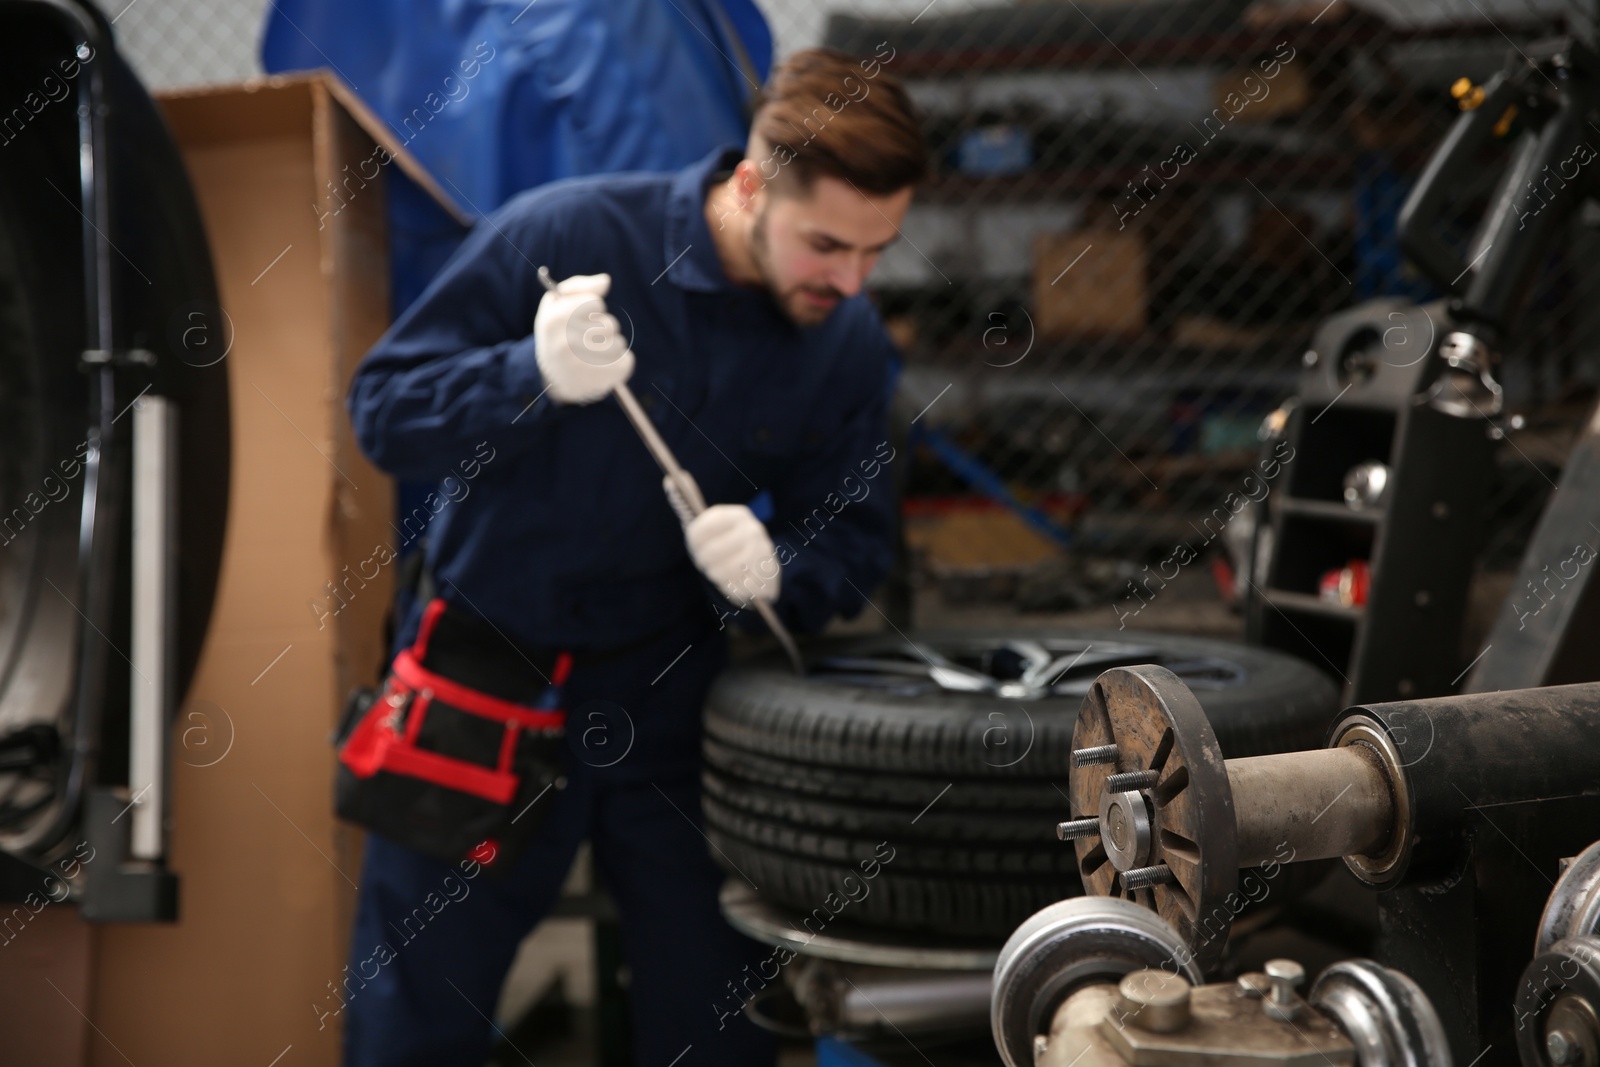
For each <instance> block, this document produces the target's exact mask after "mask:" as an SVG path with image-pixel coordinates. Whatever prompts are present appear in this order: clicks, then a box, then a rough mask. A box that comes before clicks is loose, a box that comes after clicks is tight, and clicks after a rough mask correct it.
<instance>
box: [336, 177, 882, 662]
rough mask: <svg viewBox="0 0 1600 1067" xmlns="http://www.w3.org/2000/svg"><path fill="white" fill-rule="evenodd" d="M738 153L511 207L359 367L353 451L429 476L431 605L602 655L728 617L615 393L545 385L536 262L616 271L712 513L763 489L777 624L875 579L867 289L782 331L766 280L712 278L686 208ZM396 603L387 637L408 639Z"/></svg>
mask: <svg viewBox="0 0 1600 1067" xmlns="http://www.w3.org/2000/svg"><path fill="white" fill-rule="evenodd" d="M741 154H742V153H741V152H740V151H739V149H737V148H732V147H728V148H722V149H718V150H717V151H715V152H713V153H712V154H710V155H708V156H707V157H705V158H704V159H702V160H701V161H700V162H698V163H695V164H693V165H692V166H690V167H688V168H686V169H684V170H681V171H678V172H677V173H674V174H653V173H649V174H647V173H628V174H616V175H608V176H604V177H593V178H574V179H568V180H564V181H560V182H555V183H552V184H550V185H545V186H542V187H540V188H538V189H534V190H531V191H529V192H526V193H523V194H520V195H518V196H516V197H515V198H513V199H512V200H510V201H508V202H507V203H506V204H505V205H504V206H503V207H502V208H500V209H499V210H497V211H496V212H494V213H493V214H491V215H489V216H488V217H486V218H485V219H484V220H483V221H481V222H479V223H478V224H477V226H476V227H475V228H474V229H473V231H472V233H471V234H470V235H469V236H468V238H467V240H466V241H465V243H464V244H463V245H462V247H461V248H460V249H459V250H458V251H457V253H456V254H455V255H454V256H453V257H452V258H451V260H450V261H449V262H448V263H447V264H446V265H445V267H444V268H443V270H442V271H441V272H440V274H439V275H438V277H436V278H435V279H434V280H433V282H432V283H431V284H430V285H429V286H428V288H427V290H426V291H425V292H424V293H423V294H422V296H421V297H419V298H418V300H417V301H416V303H415V304H413V305H412V306H411V307H410V308H409V309H407V310H406V312H405V313H404V314H402V315H401V316H400V318H399V319H398V320H397V321H396V322H395V323H394V325H393V326H392V327H391V328H390V329H389V331H388V332H387V333H385V334H384V336H383V337H382V338H381V339H380V340H379V341H378V343H377V344H376V345H375V346H374V347H373V349H372V350H371V351H370V352H369V353H368V354H367V356H366V358H365V359H364V360H363V361H362V363H361V365H360V366H359V367H358V368H357V370H356V373H355V376H354V380H353V382H352V384H351V388H350V394H349V398H348V403H349V410H350V416H351V419H352V421H353V423H354V427H355V434H356V439H357V441H358V442H359V443H360V445H361V448H362V450H363V451H364V452H365V453H366V454H367V456H368V457H369V458H371V459H372V461H373V462H374V463H375V464H377V465H378V466H379V467H380V468H382V469H383V470H386V471H388V472H389V473H391V474H394V475H396V476H398V477H402V478H409V479H413V480H417V481H425V482H434V483H437V484H438V486H439V488H438V489H437V491H436V492H435V493H434V494H433V495H431V496H430V497H428V498H427V500H426V501H425V502H424V505H423V507H425V508H426V509H427V510H428V511H430V512H432V513H433V521H432V523H431V525H430V527H429V534H428V538H427V542H426V545H427V551H426V560H427V563H428V566H429V570H430V572H431V573H432V575H433V577H434V581H435V586H436V589H437V592H438V595H440V596H442V597H444V599H445V600H447V601H449V602H450V603H451V604H452V605H453V606H455V607H458V608H461V609H463V610H466V611H470V612H472V613H474V614H476V615H479V616H482V617H484V618H487V619H488V620H489V621H490V622H492V623H494V624H495V625H496V626H497V627H499V628H500V629H501V630H502V631H503V632H504V633H505V634H506V635H507V636H508V637H511V638H513V639H516V640H519V641H521V642H524V643H526V644H530V645H553V646H561V647H568V648H577V649H607V648H617V647H620V646H623V645H627V644H631V643H633V642H636V641H639V640H642V639H643V638H645V637H647V636H649V635H652V634H657V633H660V632H662V630H663V629H664V628H668V627H671V626H673V625H687V626H688V627H691V628H695V629H698V628H699V627H700V626H702V625H704V623H705V622H706V621H708V620H709V621H711V622H715V621H716V620H717V618H718V617H719V615H726V614H729V613H730V612H731V609H730V608H729V607H728V606H727V605H726V603H725V602H723V601H721V599H720V598H718V597H714V596H712V595H710V588H711V587H710V584H709V583H708V582H705V581H704V580H703V579H702V578H701V577H700V575H699V573H698V571H697V570H696V569H695V568H694V565H693V564H692V562H691V561H690V559H689V555H688V550H687V548H686V546H685V544H684V537H683V531H682V528H681V527H680V525H679V523H678V520H677V518H676V517H675V515H674V514H673V512H672V509H671V507H670V506H669V504H668V502H667V500H666V496H665V494H664V493H663V491H662V487H661V477H662V476H661V472H660V470H659V469H658V468H657V467H656V464H655V462H654V461H653V460H652V459H651V457H650V455H649V453H648V452H647V451H646V450H645V447H644V444H643V442H641V441H640V440H639V437H638V435H637V434H636V433H635V432H634V430H633V427H632V426H631V425H630V424H629V422H628V421H627V418H626V416H625V415H624V414H623V412H622V409H621V408H620V407H619V405H618V404H617V401H616V399H615V397H611V396H608V397H605V398H604V399H602V400H600V401H598V402H596V403H593V404H587V405H572V404H561V403H558V402H556V401H555V400H553V399H552V398H551V397H550V396H548V395H542V394H543V393H544V388H545V386H544V381H543V379H542V377H541V375H540V373H539V367H538V364H537V362H536V360H535V356H534V339H533V336H532V331H533V318H534V313H535V311H536V309H537V308H538V305H539V300H540V298H541V297H542V296H543V293H544V290H543V288H542V286H541V285H540V282H539V279H538V274H537V272H538V268H539V267H540V266H548V267H549V268H550V272H551V274H552V275H553V276H554V277H555V278H557V279H562V278H567V277H570V276H572V275H574V274H599V273H608V274H610V275H611V289H610V293H609V294H608V295H607V297H606V298H605V301H606V306H607V309H608V310H609V311H611V313H612V314H614V315H615V316H616V317H617V320H618V321H619V322H620V323H621V325H622V329H623V331H624V332H625V333H626V334H627V336H628V337H629V339H630V343H631V346H632V349H633V352H634V355H635V359H636V363H635V369H634V371H633V376H632V378H631V379H630V381H629V384H630V385H631V386H632V388H633V391H634V394H635V395H636V396H637V397H638V398H639V402H640V404H641V405H642V406H643V407H644V409H645V410H646V412H647V413H648V414H649V415H650V418H651V421H652V422H654V423H655V425H656V427H657V428H658V429H659V430H660V432H661V435H662V437H664V438H665V439H666V441H667V444H668V445H669V446H670V447H671V449H672V450H673V452H674V453H675V454H676V455H677V457H678V460H679V462H681V463H682V464H683V465H684V466H685V467H687V468H688V470H689V471H690V473H692V474H693V475H694V477H695V479H696V480H697V481H698V482H699V484H700V488H701V490H702V491H703V492H704V494H705V497H706V501H707V502H708V503H711V504H716V503H748V502H750V501H752V499H754V498H756V497H757V496H758V494H760V495H762V496H767V495H770V500H771V502H772V513H771V516H770V521H768V522H767V528H768V531H769V532H770V533H771V535H772V537H773V540H774V542H775V544H776V545H777V550H778V551H777V554H778V559H779V561H780V563H781V565H782V567H781V569H782V579H781V588H780V596H779V601H778V613H779V615H780V616H781V617H782V618H783V619H784V621H785V622H786V623H788V624H789V625H790V626H791V627H792V628H793V629H795V630H798V631H801V632H807V631H814V630H817V629H819V628H821V627H822V626H823V625H824V624H825V623H826V622H827V621H828V619H829V618H830V617H832V616H833V615H834V614H835V613H841V614H844V615H846V616H851V615H854V614H856V613H857V612H859V611H860V609H861V607H862V604H863V601H864V598H865V596H866V595H867V594H868V593H870V592H871V590H872V589H873V587H874V586H876V585H877V583H878V582H880V581H881V580H882V579H883V577H884V575H885V574H886V573H887V571H888V567H889V564H890V561H891V554H892V545H893V538H892V531H893V527H894V508H893V501H892V489H891V485H892V481H893V479H892V477H891V474H890V470H889V464H890V463H891V462H905V461H906V460H905V458H904V457H898V456H896V455H895V453H894V450H893V448H892V447H891V445H890V443H889V441H888V431H887V416H886V409H887V404H888V399H889V398H888V381H889V377H888V376H889V365H890V362H891V360H892V359H893V358H894V348H893V345H892V342H891V341H890V340H889V338H888V336H887V334H886V333H885V331H884V329H883V325H882V322H881V321H880V320H879V318H878V315H877V312H876V310H875V309H874V308H873V307H872V305H871V303H870V302H869V301H868V300H867V299H866V297H865V296H864V295H857V296H856V297H853V298H851V299H849V300H845V301H842V302H840V303H839V304H838V305H837V306H836V307H835V309H834V311H833V313H832V314H831V315H830V316H829V317H828V319H827V320H826V321H825V322H823V323H822V324H821V325H819V326H815V327H811V328H800V327H797V326H795V325H794V324H793V323H791V322H790V321H789V320H788V318H786V317H785V316H784V314H783V313H782V311H781V309H780V308H779V306H778V305H777V303H776V302H775V301H774V300H773V299H772V297H771V296H770V295H769V294H768V293H767V292H766V291H765V290H761V289H755V288H750V287H744V286H740V285H735V284H733V283H732V282H730V281H729V280H728V278H727V276H726V275H725V274H724V273H723V270H722V266H721V262H720V260H719V259H718V257H717V253H716V248H715V246H714V244H713V243H712V239H711V232H710V230H709V228H708V226H707V223H706V218H705V212H704V203H705V196H706V191H707V189H708V187H709V186H710V184H711V182H712V180H713V176H714V175H717V174H719V173H722V172H726V171H728V170H731V168H732V167H733V165H734V164H735V163H737V162H738V160H739V159H740V158H741ZM762 491H765V493H763V492H762ZM425 517H426V516H424V515H421V514H417V515H411V516H406V515H402V516H399V517H398V520H397V522H396V523H395V525H394V531H393V532H394V541H393V542H392V543H391V544H390V545H389V546H388V547H389V548H390V549H391V550H393V551H395V552H398V551H401V550H403V548H404V547H405V545H406V543H408V542H410V541H412V540H413V539H414V538H415V537H416V536H417V533H418V532H419V531H420V528H421V525H422V520H423V519H424V518H425ZM693 612H699V613H701V618H699V619H693V618H691V617H690V616H691V613H693ZM410 614H411V617H410V618H408V619H406V620H402V621H401V626H400V630H399V633H397V634H396V639H397V640H396V644H397V645H402V644H405V643H407V642H408V641H409V640H410V639H411V634H412V633H413V632H414V629H415V624H416V616H417V614H418V612H417V610H416V609H413V611H412V612H411V613H410Z"/></svg>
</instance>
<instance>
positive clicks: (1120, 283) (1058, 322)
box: [1033, 227, 1150, 340]
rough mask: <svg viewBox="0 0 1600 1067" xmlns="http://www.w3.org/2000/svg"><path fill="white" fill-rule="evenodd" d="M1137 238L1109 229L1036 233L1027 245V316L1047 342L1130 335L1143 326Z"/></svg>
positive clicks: (1143, 276) (1145, 297) (1142, 252)
mask: <svg viewBox="0 0 1600 1067" xmlns="http://www.w3.org/2000/svg"><path fill="white" fill-rule="evenodd" d="M1148 259H1149V255H1148V252H1147V249H1146V245H1145V239H1144V237H1143V235H1141V234H1139V233H1137V232H1135V231H1133V230H1117V229H1116V228H1114V227H1107V228H1097V229H1085V230H1078V231H1076V232H1073V233H1059V234H1058V233H1047V234H1040V235H1039V236H1038V237H1036V238H1034V242H1033V314H1034V325H1035V327H1036V328H1037V329H1038V331H1039V336H1040V337H1041V338H1044V339H1047V340H1064V339H1073V338H1100V337H1136V336H1138V335H1139V334H1141V333H1143V332H1144V331H1145V329H1146V327H1147V325H1148V323H1149V303H1150V296H1149V290H1148V284H1147V278H1148Z"/></svg>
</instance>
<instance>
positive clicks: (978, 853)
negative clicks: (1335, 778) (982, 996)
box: [703, 630, 1338, 935]
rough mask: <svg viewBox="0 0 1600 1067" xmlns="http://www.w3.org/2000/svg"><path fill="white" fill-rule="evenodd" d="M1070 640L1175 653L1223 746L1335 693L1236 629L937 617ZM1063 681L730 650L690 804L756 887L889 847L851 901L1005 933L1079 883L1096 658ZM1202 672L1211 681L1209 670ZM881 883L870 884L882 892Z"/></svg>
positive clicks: (878, 912) (1297, 722)
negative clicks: (807, 669) (1228, 632)
mask: <svg viewBox="0 0 1600 1067" xmlns="http://www.w3.org/2000/svg"><path fill="white" fill-rule="evenodd" d="M1018 638H1021V639H1032V640H1040V639H1043V640H1046V641H1076V642H1079V643H1081V644H1086V645H1089V646H1092V647H1095V648H1097V649H1099V650H1100V651H1101V652H1104V651H1106V650H1108V649H1109V650H1113V651H1115V652H1117V653H1118V654H1120V653H1121V652H1122V651H1123V650H1124V649H1125V651H1126V655H1127V657H1128V658H1126V659H1125V662H1128V663H1133V662H1150V661H1157V662H1164V663H1167V664H1169V665H1173V666H1175V667H1177V668H1180V674H1181V673H1183V670H1182V669H1181V667H1182V664H1185V663H1187V664H1188V665H1189V666H1188V671H1189V674H1190V676H1191V677H1192V678H1193V681H1192V683H1191V685H1192V687H1193V688H1194V690H1195V693H1196V695H1197V696H1198V698H1199V700H1200V703H1201V706H1202V707H1204V708H1205V709H1206V712H1207V714H1208V715H1209V716H1210V719H1211V723H1212V727H1213V729H1214V730H1215V731H1216V733H1217V738H1218V741H1219V743H1220V744H1221V746H1222V749H1223V751H1224V752H1225V753H1226V754H1227V755H1228V756H1230V757H1233V756H1249V755H1262V754H1265V753H1269V752H1282V751H1292V750H1296V749H1302V748H1310V747H1315V746H1317V745H1319V744H1320V743H1321V740H1322V736H1323V733H1324V732H1325V730H1326V729H1327V726H1328V723H1329V721H1330V720H1331V719H1332V717H1333V716H1334V715H1335V713H1336V712H1337V711H1338V693H1337V690H1336V689H1335V688H1334V686H1333V685H1332V683H1331V682H1329V681H1328V680H1327V678H1326V677H1324V676H1323V675H1322V674H1321V673H1319V672H1317V671H1316V670H1315V669H1313V668H1311V667H1309V666H1307V665H1306V664H1305V663H1303V662H1301V661H1299V660H1296V659H1293V658H1290V657H1287V656H1283V655H1279V654H1277V653H1274V652H1269V651H1266V650H1263V649H1259V648H1254V647H1250V646H1244V645H1237V644H1232V643H1228V642H1222V641H1215V640H1207V639H1202V638H1193V637H1179V636H1171V635H1164V634H1162V635H1153V634H1140V635H1138V636H1137V637H1134V636H1133V635H1129V634H1125V633H1095V632H1082V631H1076V632H1056V633H1047V634H1041V633H1040V632H1038V631H1022V630H1012V631H942V632H929V633H924V634H919V635H915V640H916V641H918V642H924V641H926V642H931V643H932V645H933V647H935V648H939V649H941V650H951V649H960V648H963V647H973V648H975V647H981V646H984V645H986V644H987V645H994V644H998V643H1000V642H1003V641H1005V640H1007V639H1018ZM895 646H899V647H903V646H904V641H903V640H902V639H900V638H899V637H898V635H894V634H890V635H888V636H886V637H878V636H874V637H867V638H851V639H841V640H832V641H824V642H818V643H816V644H813V645H811V646H810V647H809V648H808V649H807V659H808V662H810V663H812V664H817V663H820V662H822V661H824V660H826V659H828V658H829V657H836V656H841V655H856V656H859V655H874V654H882V653H884V652H885V651H887V650H889V649H891V648H893V647H895ZM1110 665H1112V664H1110V663H1101V664H1098V665H1096V666H1095V667H1094V669H1093V670H1092V672H1089V673H1086V674H1085V675H1084V677H1082V678H1081V679H1077V680H1075V681H1073V682H1071V683H1070V687H1071V690H1072V691H1071V693H1070V694H1069V695H1064V696H1051V697H1046V698H1044V699H1039V700H1022V701H1019V700H1015V699H1010V698H1005V697H1000V696H996V695H992V694H987V693H953V692H947V691H943V690H934V691H922V692H893V691H888V690H886V689H882V688H873V687H868V686H864V685H850V684H840V683H839V682H838V681H837V680H835V679H831V678H829V677H827V676H826V675H821V674H810V675H807V676H806V677H804V678H801V677H797V676H795V675H794V674H793V673H792V672H791V671H790V670H789V668H788V667H787V665H786V664H785V662H784V661H783V660H782V659H781V658H778V657H776V656H772V657H763V658H759V659H754V660H750V661H748V662H745V663H741V664H736V665H734V666H733V667H731V668H729V670H728V671H726V672H725V673H724V674H723V675H722V677H721V678H719V679H718V681H717V683H716V685H715V686H714V687H713V688H712V691H711V693H710V695H709V697H708V700H707V705H706V714H705V728H706V739H705V772H704V778H703V782H704V790H705V796H704V807H705V819H706V829H707V833H708V835H709V836H710V838H711V840H712V843H713V845H714V846H715V851H714V854H720V858H721V861H722V862H723V864H724V866H725V867H726V868H727V869H728V870H729V871H730V873H732V874H735V875H738V876H741V877H744V878H747V879H749V880H750V881H751V883H752V884H753V885H755V886H756V887H757V888H758V891H760V892H761V893H762V894H763V895H765V896H767V897H769V898H770V899H772V900H774V901H776V902H778V903H781V904H785V905H788V906H790V907H795V908H800V909H802V910H810V909H812V908H815V907H817V906H819V905H821V904H822V902H823V899H824V898H825V897H826V896H827V894H829V893H836V894H838V893H841V892H842V888H841V882H842V879H844V878H845V877H846V876H847V875H850V874H851V873H852V872H854V873H856V875H857V876H858V877H859V874H860V872H859V864H860V863H861V861H863V860H866V859H868V858H869V857H871V856H872V855H873V850H874V848H875V847H876V846H879V845H880V843H884V842H887V844H888V846H889V847H891V848H893V849H894V852H895V858H894V860H893V861H892V862H888V863H885V864H883V865H882V869H881V871H880V872H879V873H878V875H877V877H876V878H875V879H874V883H873V884H874V890H873V892H872V893H871V894H869V895H868V896H867V897H866V898H865V899H864V900H861V901H860V902H859V903H853V904H852V905H851V909H852V912H853V919H854V920H855V921H858V922H863V923H869V924H874V925H881V926H888V927H896V928H909V929H936V930H940V931H943V932H947V933H952V934H962V935H968V934H977V935H1004V934H1006V933H1008V932H1009V931H1010V930H1011V929H1013V928H1014V927H1015V926H1016V924H1017V923H1019V922H1021V921H1022V919H1024V918H1026V917H1027V916H1028V915H1029V914H1032V912H1034V911H1036V910H1038V909H1039V908H1041V907H1044V906H1045V905H1046V904H1049V903H1052V902H1054V901H1056V900H1059V899H1061V898H1062V897H1064V896H1069V895H1072V894H1073V893H1075V892H1078V891H1079V886H1078V882H1077V873H1076V858H1075V855H1074V850H1073V849H1072V848H1071V846H1069V845H1064V844H1062V843H1061V842H1059V841H1058V840H1056V838H1055V832H1054V831H1055V824H1056V822H1058V821H1060V820H1061V819H1063V818H1065V817H1067V814H1068V810H1067V799H1066V793H1065V789H1066V785H1067V775H1068V767H1069V763H1068V761H1069V756H1070V753H1071V750H1072V726H1073V722H1074V720H1075V719H1076V716H1077V712H1078V706H1079V704H1080V702H1081V697H1080V696H1079V695H1078V693H1080V692H1082V691H1086V690H1087V687H1088V685H1089V684H1090V683H1091V682H1092V679H1093V676H1094V675H1097V674H1098V673H1099V671H1100V670H1103V669H1106V668H1107V667H1108V666H1110ZM1208 679H1209V684H1208ZM879 890H882V891H881V892H880V891H879Z"/></svg>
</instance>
